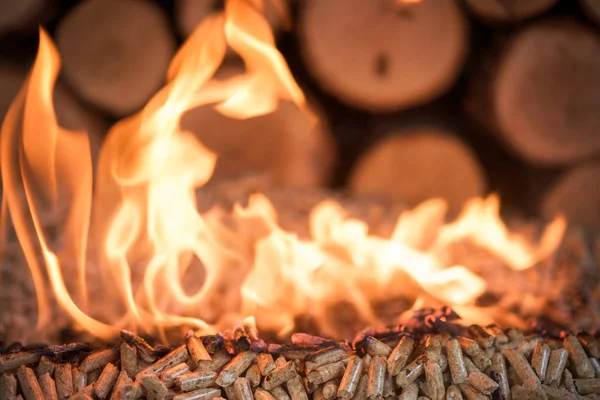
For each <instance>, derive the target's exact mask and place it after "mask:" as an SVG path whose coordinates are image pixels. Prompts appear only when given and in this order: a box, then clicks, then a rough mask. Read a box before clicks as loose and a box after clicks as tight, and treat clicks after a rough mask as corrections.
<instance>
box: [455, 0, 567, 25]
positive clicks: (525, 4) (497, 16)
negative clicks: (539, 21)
mask: <svg viewBox="0 0 600 400" xmlns="http://www.w3.org/2000/svg"><path fill="white" fill-rule="evenodd" d="M557 1H558V0H527V1H523V0H465V3H467V5H468V6H469V8H470V9H471V10H472V11H473V13H474V14H475V15H476V16H477V17H479V18H480V19H482V20H483V21H490V22H518V21H522V20H524V19H527V18H531V17H534V16H536V15H539V14H541V13H543V12H544V11H546V10H548V9H549V8H551V7H552V6H554V5H555V4H556V3H557Z"/></svg>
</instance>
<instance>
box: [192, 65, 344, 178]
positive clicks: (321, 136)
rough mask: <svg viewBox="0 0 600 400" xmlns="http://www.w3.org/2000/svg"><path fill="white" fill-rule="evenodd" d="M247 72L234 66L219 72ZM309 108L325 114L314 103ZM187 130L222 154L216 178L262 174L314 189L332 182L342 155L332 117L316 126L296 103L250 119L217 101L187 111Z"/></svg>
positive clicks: (284, 103)
mask: <svg viewBox="0 0 600 400" xmlns="http://www.w3.org/2000/svg"><path fill="white" fill-rule="evenodd" d="M241 71H242V69H238V68H236V67H231V68H226V69H225V72H223V73H222V74H221V73H220V74H219V75H220V76H221V77H224V76H231V75H233V74H235V73H239V72H241ZM214 82H216V81H213V83H214ZM309 107H310V108H311V109H312V111H313V112H316V114H317V115H319V111H318V109H316V108H315V104H314V103H313V104H312V106H310V105H309ZM181 128H182V130H187V131H190V132H193V133H194V134H195V135H196V137H197V138H198V139H199V140H200V141H201V142H202V143H203V144H204V145H206V146H207V147H208V148H210V149H211V150H213V151H214V152H215V153H216V154H217V156H218V159H217V165H216V167H215V171H214V173H213V177H212V178H211V179H212V181H218V180H224V179H231V178H234V177H236V176H237V177H239V176H243V175H251V174H262V175H264V176H265V177H267V178H268V179H271V180H273V181H274V182H275V183H277V184H280V185H282V186H295V187H310V186H324V185H327V184H328V183H329V181H330V179H331V175H332V170H333V166H334V163H335V159H336V155H335V148H334V144H333V138H332V136H331V134H330V132H329V128H328V126H327V123H326V121H325V120H324V118H319V122H318V123H316V124H315V125H314V126H313V125H312V122H311V120H310V117H309V116H308V115H307V114H306V113H304V112H303V111H302V110H300V109H299V108H298V107H297V106H296V105H294V104H292V103H290V102H286V101H282V102H280V103H279V106H278V108H277V109H276V110H275V111H274V112H272V113H270V114H267V115H263V116H260V117H255V118H249V119H244V120H240V119H233V118H229V117H226V116H224V115H222V114H220V113H219V112H218V111H216V110H215V109H214V104H210V105H207V106H202V107H197V108H195V109H192V110H190V111H188V112H187V113H186V114H184V116H183V117H182V119H181Z"/></svg>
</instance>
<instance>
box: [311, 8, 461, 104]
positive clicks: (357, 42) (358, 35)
mask: <svg viewBox="0 0 600 400" xmlns="http://www.w3.org/2000/svg"><path fill="white" fill-rule="evenodd" d="M299 34H300V40H301V45H302V48H301V49H302V53H303V56H304V58H305V60H306V63H307V66H308V69H309V71H310V72H311V73H312V74H313V75H314V77H315V78H316V79H317V80H318V81H319V82H320V83H321V84H322V85H323V87H324V88H325V89H327V90H328V91H330V92H331V93H332V94H333V95H335V96H336V97H338V98H339V99H340V100H342V101H345V102H347V103H349V104H351V105H353V106H358V107H361V108H365V109H369V110H373V111H386V110H399V109H404V108H408V107H411V106H414V105H417V104H421V103H424V102H427V101H429V100H431V99H433V98H435V97H437V96H438V95H440V94H442V93H443V92H445V91H446V90H447V89H448V87H449V86H450V85H451V84H452V83H453V81H454V79H455V78H456V76H457V75H458V72H459V71H460V69H461V67H462V63H463V59H464V55H465V53H466V50H467V27H466V22H465V20H464V18H463V15H462V14H461V11H460V9H459V7H458V6H457V4H456V2H455V1H454V0H423V1H421V2H420V3H416V4H400V3H399V2H397V1H395V0H373V1H363V0H331V1H319V0H309V1H307V2H306V4H305V5H304V7H303V9H302V13H301V16H300V33H299ZM407 59H410V62H407Z"/></svg>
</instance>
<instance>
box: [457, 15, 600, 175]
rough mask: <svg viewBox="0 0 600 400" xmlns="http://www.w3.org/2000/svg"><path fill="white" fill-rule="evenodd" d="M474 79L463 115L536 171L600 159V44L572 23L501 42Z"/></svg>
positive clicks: (547, 24) (541, 26)
mask: <svg viewBox="0 0 600 400" xmlns="http://www.w3.org/2000/svg"><path fill="white" fill-rule="evenodd" d="M500 42H501V44H499V45H498V46H497V47H498V49H497V51H494V52H493V53H494V54H492V55H490V56H489V57H488V59H487V60H484V61H483V62H481V63H479V65H480V66H482V68H481V70H480V71H478V73H476V74H474V75H473V76H472V82H473V83H472V85H471V86H472V88H471V93H470V95H469V96H467V98H466V107H467V109H468V111H469V112H470V113H471V114H473V116H474V117H475V118H477V119H478V120H479V121H480V122H482V123H483V124H484V125H485V126H487V127H488V128H489V129H490V130H491V131H493V132H494V133H496V134H497V135H498V136H499V137H500V139H502V140H503V141H504V143H506V144H507V145H508V147H509V148H510V149H511V150H513V152H514V153H516V154H517V155H518V156H519V157H521V158H522V159H524V160H525V161H527V162H529V163H531V164H533V165H536V166H560V165H566V164H574V163H577V162H581V161H582V160H584V159H586V158H589V157H591V156H593V155H594V154H595V153H598V152H600V134H598V132H599V131H600V120H599V119H598V118H596V114H597V109H598V104H600V81H599V80H598V79H597V77H598V75H599V74H600V37H598V35H597V33H595V32H594V31H593V30H591V29H590V28H588V27H586V26H585V25H582V24H579V23H576V22H574V21H571V20H560V21H559V20H551V21H544V22H540V23H537V24H534V25H530V26H529V27H528V28H526V29H525V30H523V31H521V32H519V33H517V34H516V35H515V36H514V37H509V38H504V39H503V40H501V41H500Z"/></svg>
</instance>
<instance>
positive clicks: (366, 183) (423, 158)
mask: <svg viewBox="0 0 600 400" xmlns="http://www.w3.org/2000/svg"><path fill="white" fill-rule="evenodd" d="M349 185H350V188H351V190H352V192H354V193H355V194H359V195H367V196H377V197H385V198H388V199H392V200H394V201H401V202H405V203H406V204H407V205H408V206H415V205H417V204H419V203H421V202H423V201H425V200H428V199H431V198H435V197H441V198H444V199H446V201H447V202H448V206H449V210H450V212H452V213H456V212H458V211H460V210H461V208H462V206H463V205H464V203H465V202H466V201H467V200H468V199H470V198H472V197H476V196H482V195H483V194H484V192H485V189H486V183H485V177H484V173H483V170H482V167H481V166H480V165H479V162H478V161H477V159H476V157H475V155H474V154H473V153H472V152H471V150H470V149H469V148H468V147H467V146H466V145H465V144H463V143H462V142H461V141H460V140H459V139H457V138H455V137H454V136H453V135H451V134H449V133H446V132H442V131H439V130H436V129H420V130H415V131H411V132H398V133H394V134H393V135H390V136H388V137H386V138H384V139H383V140H381V141H380V142H379V143H376V144H375V146H374V147H373V148H372V149H370V150H369V151H368V152H367V153H366V154H365V155H364V156H363V157H362V158H361V159H360V160H359V161H358V163H357V165H356V167H355V170H354V171H353V173H352V176H351V177H350V182H349Z"/></svg>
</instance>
